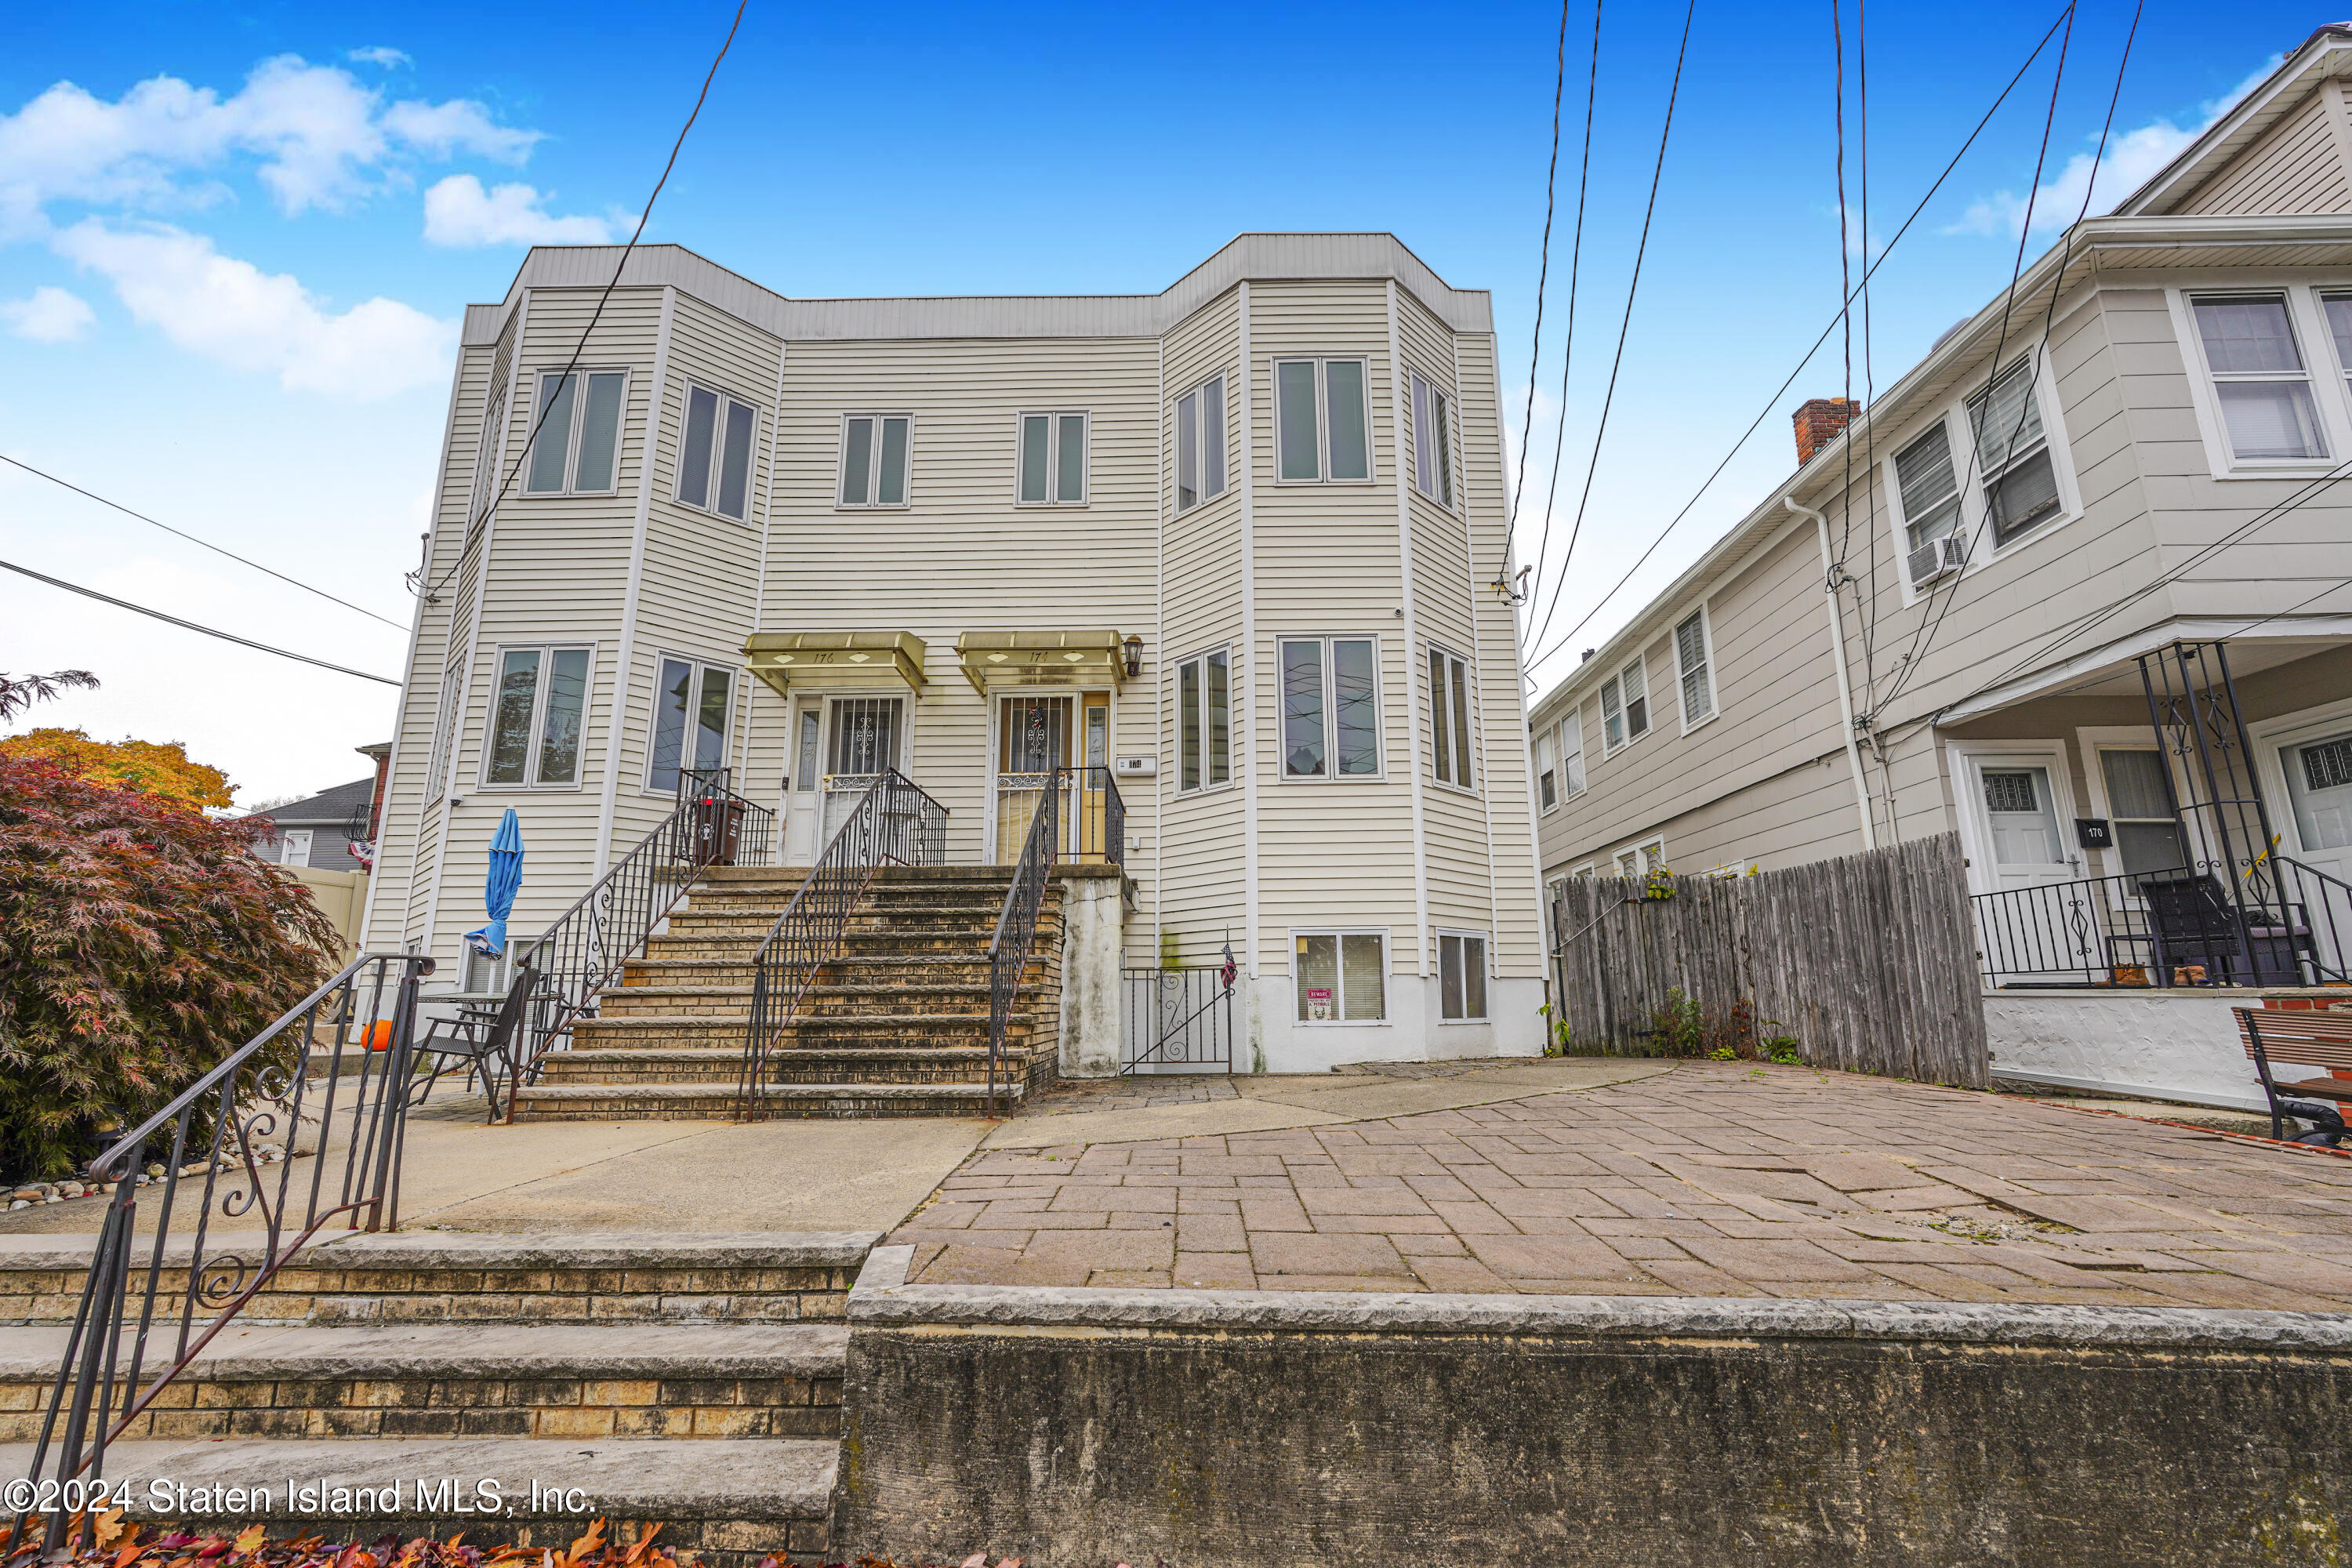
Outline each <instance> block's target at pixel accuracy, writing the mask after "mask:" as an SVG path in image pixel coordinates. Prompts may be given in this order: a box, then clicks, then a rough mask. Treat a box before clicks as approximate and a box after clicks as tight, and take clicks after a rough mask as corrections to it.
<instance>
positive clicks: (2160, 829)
mask: <svg viewBox="0 0 2352 1568" xmlns="http://www.w3.org/2000/svg"><path fill="white" fill-rule="evenodd" d="M2099 782H2100V783H2101V784H2104V785H2105V786H2106V795H2107V816H2108V817H2109V818H2110V819H2111V820H2112V821H2113V823H2114V825H2115V836H2116V858H2117V859H2118V860H2120V861H2121V862H2122V863H2123V869H2124V874H2125V875H2126V876H2127V877H2148V876H2166V875H2178V874H2179V873H2181V872H2184V871H2186V870H2188V869H2189V844H2188V840H2187V838H2186V837H2184V836H2183V835H2182V833H2181V828H2180V818H2179V816H2178V815H2177V814H2176V813H2175V812H2174V810H2173V804H2172V791H2171V789H2170V788H2169V787H2168V784H2167V783H2166V781H2165V777H2164V753H2163V752H2159V751H2158V750H2157V749H2156V748H2154V747H2153V746H2147V747H2140V746H2132V747H2124V746H2102V747H2100V748H2099Z"/></svg>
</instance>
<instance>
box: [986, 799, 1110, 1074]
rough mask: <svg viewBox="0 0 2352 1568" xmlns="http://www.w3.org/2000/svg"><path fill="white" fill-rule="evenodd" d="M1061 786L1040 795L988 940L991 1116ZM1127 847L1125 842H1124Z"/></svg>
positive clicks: (1056, 824)
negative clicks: (997, 1072)
mask: <svg viewBox="0 0 2352 1568" xmlns="http://www.w3.org/2000/svg"><path fill="white" fill-rule="evenodd" d="M1061 805H1062V784H1061V777H1060V771H1057V772H1056V774H1055V780H1054V785H1053V787H1052V788H1049V789H1045V790H1043V791H1040V792H1039V794H1038V797H1037V810H1036V814H1035V815H1034V816H1031V817H1030V819H1029V837H1028V838H1027V839H1026V840H1025V841H1024V842H1023V844H1022V846H1021V858H1020V859H1019V860H1018V861H1016V862H1014V864H1013V883H1012V885H1011V886H1010V887H1008V888H1006V889H1004V907H1003V909H1002V910H999V911H998V913H997V916H996V931H995V933H994V934H993V935H992V936H991V937H990V939H989V942H988V1114H989V1115H991V1116H994V1115H995V1114H996V1068H997V1063H998V1061H999V1060H1000V1059H1001V1058H1003V1054H1004V1039H1005V1033H1006V1031H1007V1030H1008V1029H1009V1028H1010V1027H1011V1026H1012V1022H1013V1003H1014V1002H1015V1001H1016V1000H1017V999H1018V997H1019V995H1020V993H1021V978H1022V976H1023V975H1024V973H1026V972H1027V970H1028V967H1029V947H1030V943H1031V942H1032V941H1033V940H1034V938H1035V936H1036V934H1037V912H1038V910H1041V909H1043V908H1044V907H1045V885H1046V883H1047V882H1048V881H1050V880H1051V879H1052V878H1053V875H1054V863H1055V860H1056V859H1057V858H1059V855H1060V850H1061V845H1062V822H1061ZM1120 842H1121V843H1122V844H1124V842H1125V840H1124V839H1122V840H1121V841H1120Z"/></svg>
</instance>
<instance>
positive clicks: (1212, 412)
mask: <svg viewBox="0 0 2352 1568" xmlns="http://www.w3.org/2000/svg"><path fill="white" fill-rule="evenodd" d="M1224 493H1225V378H1224V377H1223V376H1222V375H1213V376H1211V377H1210V378H1209V379H1208V380H1206V381H1204V382H1202V384H1200V385H1198V386H1196V387H1194V388H1193V389H1192V391H1190V392H1188V393H1186V394H1185V395H1183V396H1181V397H1180V398H1178V399H1177V400H1176V510H1178V511H1179V512H1186V511H1190V510H1192V509H1193V508H1194V507H1196V506H1198V505H1200V504H1201V503H1202V501H1204V500H1214V499H1215V498H1217V497H1218V496H1221V495H1223V494H1224Z"/></svg>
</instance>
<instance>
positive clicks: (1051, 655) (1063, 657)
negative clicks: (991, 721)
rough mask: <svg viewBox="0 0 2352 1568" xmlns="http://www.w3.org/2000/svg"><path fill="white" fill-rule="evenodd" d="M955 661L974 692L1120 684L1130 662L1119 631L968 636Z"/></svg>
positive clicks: (961, 642) (960, 640)
mask: <svg viewBox="0 0 2352 1568" xmlns="http://www.w3.org/2000/svg"><path fill="white" fill-rule="evenodd" d="M956 662H957V663H958V664H960V665H961V666H962V667H963V678H964V679H966V680H969V681H971V688H972V689H973V690H975V691H977V692H979V693H980V694H981V695H982V696H983V697H985V696H986V695H988V691H989V689H990V688H991V687H1003V686H1116V685H1118V683H1119V682H1120V681H1122V680H1124V679H1127V661H1126V659H1125V658H1124V656H1123V652H1122V648H1121V644H1120V640H1119V635H1118V633H1117V632H1115V631H1091V632H1089V631H1066V632H1065V631H990V632H966V633H964V634H963V635H962V636H961V637H957V638H956Z"/></svg>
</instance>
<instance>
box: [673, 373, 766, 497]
mask: <svg viewBox="0 0 2352 1568" xmlns="http://www.w3.org/2000/svg"><path fill="white" fill-rule="evenodd" d="M759 426H760V416H759V414H758V412H757V411H756V410H755V409H753V408H752V407H751V405H750V404H748V403H741V402H738V401H737V400H736V399H734V398H732V397H730V396H728V395H725V394H724V393H719V392H713V391H712V390H711V389H710V388H709V387H707V386H702V385H699V384H696V383H693V382H688V384H687V387H686V421H685V425H684V427H683V435H682V437H681V439H680V442H679V445H678V456H677V499H678V500H680V501H682V502H683V503H685V504H686V505H688V506H693V507H700V508H702V509H703V510H705V511H715V512H717V513H719V515H720V516H721V517H731V518H734V519H735V520H737V521H742V519H743V516H744V514H745V513H746V512H747V511H748V510H750V506H751V447H752V443H753V439H754V437H756V436H757V435H758V433H759Z"/></svg>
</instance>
